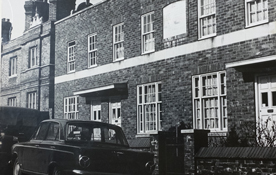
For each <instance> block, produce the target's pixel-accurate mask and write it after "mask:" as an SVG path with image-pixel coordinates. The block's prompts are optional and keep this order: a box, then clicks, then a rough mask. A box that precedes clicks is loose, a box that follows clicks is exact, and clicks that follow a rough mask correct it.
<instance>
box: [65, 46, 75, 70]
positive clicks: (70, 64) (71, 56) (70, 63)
mask: <svg viewBox="0 0 276 175" xmlns="http://www.w3.org/2000/svg"><path fill="white" fill-rule="evenodd" d="M67 49H68V51H67V52H68V53H67V72H68V73H70V72H75V70H76V58H75V57H76V55H75V52H76V42H75V41H71V42H69V43H68V48H67Z"/></svg>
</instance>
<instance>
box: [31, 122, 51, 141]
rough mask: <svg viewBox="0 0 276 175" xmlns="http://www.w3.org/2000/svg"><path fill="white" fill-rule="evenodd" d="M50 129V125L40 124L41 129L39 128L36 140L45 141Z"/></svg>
mask: <svg viewBox="0 0 276 175" xmlns="http://www.w3.org/2000/svg"><path fill="white" fill-rule="evenodd" d="M47 129H48V123H42V124H40V127H39V128H38V130H37V132H36V134H35V137H34V138H33V139H34V140H44V138H45V136H46V133H47Z"/></svg>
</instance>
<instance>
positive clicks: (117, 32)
mask: <svg viewBox="0 0 276 175" xmlns="http://www.w3.org/2000/svg"><path fill="white" fill-rule="evenodd" d="M123 26H124V24H123V23H121V24H118V25H116V26H114V27H113V52H114V54H113V58H114V61H117V60H121V59H124V30H123Z"/></svg>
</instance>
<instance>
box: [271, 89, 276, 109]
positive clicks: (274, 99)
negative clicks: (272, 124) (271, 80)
mask: <svg viewBox="0 0 276 175" xmlns="http://www.w3.org/2000/svg"><path fill="white" fill-rule="evenodd" d="M272 106H276V91H275V92H272Z"/></svg>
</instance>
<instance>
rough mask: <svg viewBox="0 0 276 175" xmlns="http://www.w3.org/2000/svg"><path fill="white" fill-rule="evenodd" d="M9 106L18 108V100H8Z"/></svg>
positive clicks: (12, 98) (11, 98) (14, 98)
mask: <svg viewBox="0 0 276 175" xmlns="http://www.w3.org/2000/svg"><path fill="white" fill-rule="evenodd" d="M8 106H17V99H16V97H10V98H8Z"/></svg>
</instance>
